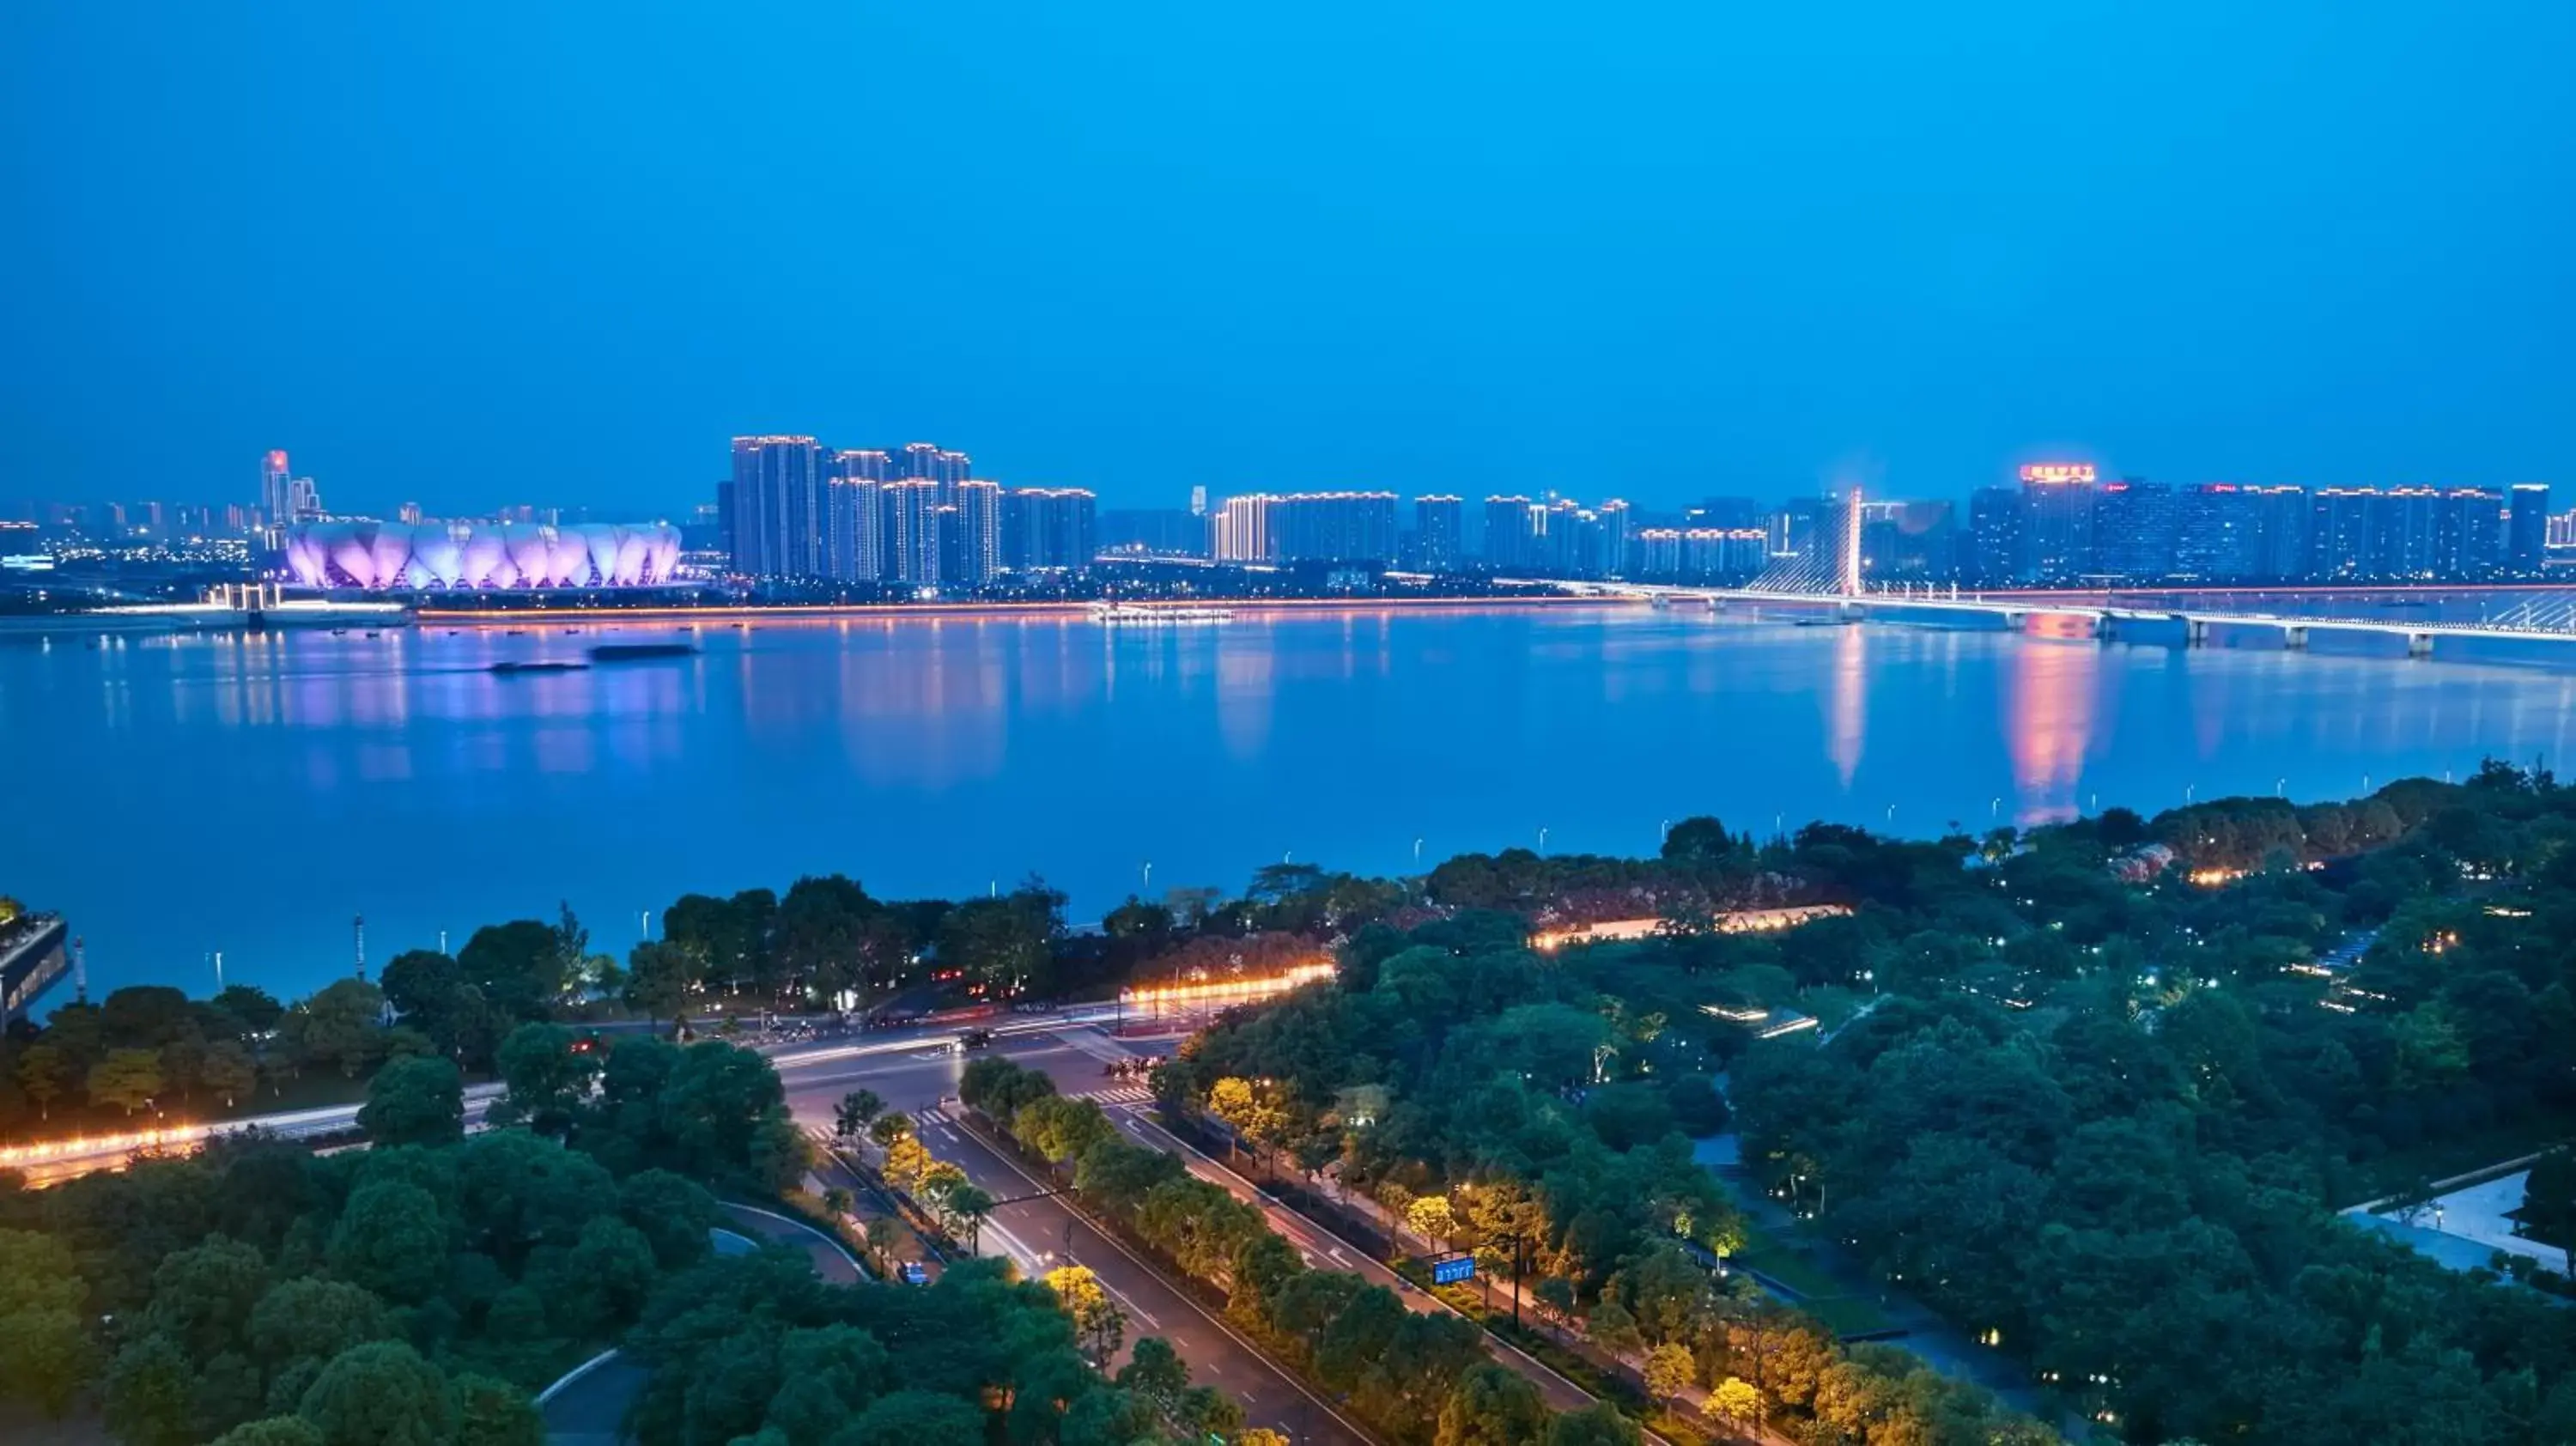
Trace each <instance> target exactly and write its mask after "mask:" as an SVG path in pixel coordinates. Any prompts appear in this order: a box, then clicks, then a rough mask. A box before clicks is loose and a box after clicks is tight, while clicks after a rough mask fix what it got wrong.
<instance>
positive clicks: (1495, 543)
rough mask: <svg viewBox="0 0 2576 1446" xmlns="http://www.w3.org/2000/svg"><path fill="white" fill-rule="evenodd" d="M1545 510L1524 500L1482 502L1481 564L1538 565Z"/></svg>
mask: <svg viewBox="0 0 2576 1446" xmlns="http://www.w3.org/2000/svg"><path fill="white" fill-rule="evenodd" d="M1546 512H1547V509H1546V508H1545V507H1543V506H1540V505H1538V504H1536V503H1533V502H1531V501H1530V500H1529V499H1528V498H1526V497H1522V496H1518V495H1514V496H1510V497H1488V498H1486V499H1485V561H1486V562H1487V563H1488V564H1490V565H1491V566H1493V567H1495V568H1497V569H1508V568H1530V567H1535V566H1537V565H1538V564H1539V561H1540V557H1539V546H1540V544H1539V539H1540V537H1541V536H1542V535H1543V534H1542V529H1543V528H1544V527H1545V526H1546V522H1545V518H1546Z"/></svg>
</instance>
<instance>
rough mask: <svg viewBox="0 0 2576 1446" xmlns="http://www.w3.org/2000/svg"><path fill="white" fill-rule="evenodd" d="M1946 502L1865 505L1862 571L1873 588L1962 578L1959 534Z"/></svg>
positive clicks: (1861, 525) (1862, 516)
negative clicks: (1876, 585) (1878, 584)
mask: <svg viewBox="0 0 2576 1446" xmlns="http://www.w3.org/2000/svg"><path fill="white" fill-rule="evenodd" d="M1954 511H1955V509H1954V508H1953V507H1952V506H1951V504H1950V503H1947V502H1863V503H1861V505H1860V570H1861V575H1862V576H1863V577H1864V578H1866V579H1868V580H1869V581H1871V582H1948V581H1950V580H1951V579H1952V578H1954V577H1956V576H1957V575H1958V570H1959V560H1958V551H1959V548H1958V528H1957V526H1956V524H1955V523H1954V522H1953V520H1952V514H1953V512H1954Z"/></svg>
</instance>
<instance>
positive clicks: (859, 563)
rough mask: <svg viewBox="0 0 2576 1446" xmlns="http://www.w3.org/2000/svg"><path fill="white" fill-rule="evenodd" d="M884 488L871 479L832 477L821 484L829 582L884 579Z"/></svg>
mask: <svg viewBox="0 0 2576 1446" xmlns="http://www.w3.org/2000/svg"><path fill="white" fill-rule="evenodd" d="M842 455H843V456H845V457H846V456H848V455H849V454H848V453H843V454H842ZM877 455H878V456H880V457H882V456H883V455H885V454H884V453H878V454H877ZM884 487H885V484H884V483H883V482H880V481H878V480H877V479H876V478H873V477H835V478H833V479H832V480H831V481H830V482H829V483H827V484H825V486H824V496H825V502H824V507H823V513H824V539H823V551H824V564H825V566H824V571H825V572H826V573H827V574H828V575H829V576H830V577H831V578H832V580H833V581H835V582H875V581H877V580H878V579H879V578H882V577H884V576H885V571H886V555H885V552H886V549H885V501H884V497H883V492H884Z"/></svg>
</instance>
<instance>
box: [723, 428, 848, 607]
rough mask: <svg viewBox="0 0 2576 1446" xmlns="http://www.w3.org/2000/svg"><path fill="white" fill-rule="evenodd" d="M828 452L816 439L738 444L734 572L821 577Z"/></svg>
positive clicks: (741, 440)
mask: <svg viewBox="0 0 2576 1446" xmlns="http://www.w3.org/2000/svg"><path fill="white" fill-rule="evenodd" d="M823 502H824V499H823V449H822V447H821V446H820V445H819V444H817V443H816V442H815V440H814V439H813V438H812V437H805V436H760V437H736V438H734V439H733V507H734V527H733V534H734V548H733V570H734V571H735V572H738V573H741V574H743V575H744V576H746V577H790V578H792V577H822V576H825V575H827V571H826V568H825V559H824V522H823Z"/></svg>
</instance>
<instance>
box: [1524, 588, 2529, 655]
mask: <svg viewBox="0 0 2576 1446" xmlns="http://www.w3.org/2000/svg"><path fill="white" fill-rule="evenodd" d="M1575 586H1576V587H1577V588H1578V590H1581V591H1585V592H1590V593H1593V594H1596V595H1600V596H1612V597H1640V598H1646V599H1649V600H1652V601H1654V602H1657V603H1659V604H1662V605H1666V606H1670V605H1674V604H1692V603H1696V604H1699V605H1703V606H1708V607H1712V608H1717V609H1720V610H1723V609H1725V608H1727V607H1729V606H1735V605H1742V606H1748V607H1789V608H1812V609H1818V610H1823V611H1827V612H1830V613H1831V614H1833V615H1834V616H1835V617H1837V618H1840V619H1843V620H1846V621H1855V622H1857V621H1865V620H1868V619H1872V618H1877V619H1884V620H1888V621H1902V620H1905V619H1906V618H1907V617H1909V616H1910V617H1914V618H1917V619H1920V620H1923V621H1932V620H1934V619H1936V618H1938V617H1940V616H1943V615H1948V616H1954V617H1955V616H1962V615H1965V616H1982V617H1991V618H1995V619H1998V620H2000V621H2001V622H2002V623H2003V624H2004V626H2006V627H2007V628H2012V629H2015V630H2018V629H2020V628H2021V627H2022V626H2024V625H2025V624H2026V623H2027V622H2028V621H2029V620H2030V619H2032V618H2035V617H2051V618H2076V619H2081V620H2084V621H2085V622H2087V623H2089V624H2090V625H2091V627H2092V629H2093V632H2094V635H2095V636H2096V637H2099V638H2102V639H2104V640H2105V641H2110V640H2114V639H2117V638H2120V637H2122V636H2123V635H2128V634H2131V633H2132V630H2137V629H2145V628H2150V627H2153V628H2157V629H2158V630H2161V629H2163V628H2171V629H2173V633H2172V635H2171V637H2170V638H2169V641H2170V642H2172V643H2175V644H2178V645H2181V646H2187V647H2196V646H2199V645H2201V644H2203V643H2205V642H2207V641H2208V640H2209V636H2210V630H2211V629H2213V628H2228V629H2251V630H2257V631H2269V632H2273V633H2276V634H2277V635H2278V636H2279V637H2280V640H2281V644H2282V646H2284V647H2288V648H2304V647H2306V646H2307V645H2308V639H2309V636H2310V635H2311V634H2314V633H2320V632H2328V633H2363V634H2377V635H2381V636H2387V637H2397V638H2403V639H2404V640H2405V642H2406V651H2407V653H2408V655H2409V656H2411V657H2419V658H2421V657H2430V656H2432V654H2433V644H2434V641H2435V640H2436V639H2439V638H2478V639H2486V640H2491V641H2506V642H2548V643H2576V593H2568V594H2561V595H2558V597H2557V598H2556V599H2555V600H2553V601H2552V603H2551V604H2550V606H2549V609H2548V611H2547V612H2546V613H2545V614H2544V613H2543V612H2542V611H2541V608H2540V606H2539V604H2538V603H2537V602H2536V601H2533V602H2526V603H2525V604H2523V605H2522V606H2520V607H2517V608H2513V609H2508V610H2507V611H2506V613H2505V614H2504V616H2502V617H2499V618H2492V619H2481V620H2479V621H2474V622H2472V621H2466V620H2462V619H2457V618H2448V619H2433V618H2404V619H2396V618H2368V617H2339V616H2334V615H2331V614H2314V615H2311V614H2302V613H2282V612H2268V611H2251V610H2245V609H2237V608H2201V607H2194V606H2190V605H2188V604H2182V605H2176V604H2173V603H2167V602H2145V601H2139V602H2122V601H2120V600H2119V598H2118V596H2117V594H2109V595H2104V596H2102V597H2100V598H2091V599H2088V598H2087V597H2085V596H2084V595H2083V594H2070V593H2063V592H2045V593H2029V594H2015V593H2008V592H2007V593H1963V592H1947V593H1944V592H1934V591H1930V590H1926V591H1920V592H1896V591H1890V592H1861V593H1853V594H1843V593H1832V592H1793V591H1771V590H1766V589H1761V588H1718V587H1690V586H1685V585H1656V584H1645V583H1594V584H1577V585H1575ZM2452 591H2458V589H2453V590H2452ZM2137 640H2138V641H2151V640H2152V639H2151V638H2138V639H2137Z"/></svg>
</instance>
